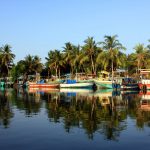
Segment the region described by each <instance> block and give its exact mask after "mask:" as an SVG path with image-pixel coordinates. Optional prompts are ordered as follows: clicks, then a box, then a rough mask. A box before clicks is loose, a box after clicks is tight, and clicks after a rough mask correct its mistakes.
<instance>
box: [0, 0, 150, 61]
mask: <svg viewBox="0 0 150 150" xmlns="http://www.w3.org/2000/svg"><path fill="white" fill-rule="evenodd" d="M149 7H150V0H0V47H1V46H3V45H5V44H9V45H11V47H12V52H13V53H14V54H15V55H16V58H15V62H18V61H19V60H21V59H24V58H25V56H27V55H28V54H30V55H38V56H39V57H40V58H41V59H42V62H45V57H46V56H47V54H48V52H49V51H50V50H54V49H58V50H63V46H64V44H65V43H66V42H71V43H73V44H75V45H77V44H80V45H83V44H84V40H85V39H87V37H88V36H89V37H94V39H95V40H96V42H99V41H103V40H104V36H105V35H116V34H117V35H118V40H119V41H120V43H122V44H123V46H125V47H126V48H127V50H126V52H125V53H127V54H129V53H132V52H134V49H133V48H134V47H135V45H136V44H138V43H143V44H145V45H147V44H148V39H150V8H149Z"/></svg>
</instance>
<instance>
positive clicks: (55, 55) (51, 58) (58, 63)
mask: <svg viewBox="0 0 150 150" xmlns="http://www.w3.org/2000/svg"><path fill="white" fill-rule="evenodd" d="M45 59H46V60H47V63H46V64H47V66H48V68H51V69H55V73H56V77H57V76H58V73H59V77H60V68H61V67H63V65H64V59H63V55H62V53H61V52H60V51H59V50H54V51H49V52H48V57H45Z"/></svg>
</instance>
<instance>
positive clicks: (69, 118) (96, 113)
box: [0, 88, 150, 140]
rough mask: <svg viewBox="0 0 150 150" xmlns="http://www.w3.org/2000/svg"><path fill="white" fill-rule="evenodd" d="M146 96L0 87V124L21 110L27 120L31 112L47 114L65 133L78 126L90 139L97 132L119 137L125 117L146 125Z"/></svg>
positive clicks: (98, 91)
mask: <svg viewBox="0 0 150 150" xmlns="http://www.w3.org/2000/svg"><path fill="white" fill-rule="evenodd" d="M149 95H150V94H149V92H147V93H146V94H145V93H142V92H140V93H134V92H133V91H132V92H129V91H124V92H118V91H112V90H111V89H110V90H97V91H93V90H92V89H60V90H59V89H53V90H52V89H50V90H49V89H39V88H38V89H35V88H34V89H31V88H30V89H23V88H20V89H16V90H10V91H9V90H2V91H0V104H1V107H0V123H1V124H2V125H4V126H5V127H11V126H10V124H11V118H13V117H14V118H15V113H16V110H17V113H18V110H20V112H21V113H23V114H24V117H28V116H30V119H31V117H32V116H34V115H38V114H39V117H41V116H40V115H44V117H43V116H42V118H45V115H46V117H47V118H48V120H49V122H53V123H61V125H62V126H63V127H64V129H65V131H66V132H70V131H72V130H74V129H76V128H80V129H82V130H83V131H84V133H85V134H86V135H87V136H88V137H89V138H90V139H93V137H94V136H95V134H97V133H98V134H101V135H103V137H104V139H107V140H118V139H119V137H120V134H121V132H122V131H123V130H126V129H127V125H128V123H127V122H128V119H131V120H135V121H136V126H137V127H138V128H144V127H145V125H147V124H146V123H148V121H149V117H150V113H149V112H150V111H147V110H149V109H147V108H146V107H148V108H149V103H148V105H146V107H145V106H143V105H144V104H145V100H148V99H149ZM144 98H145V99H144ZM143 100H144V101H143ZM42 110H44V111H43V112H44V113H43V114H41V112H42ZM145 110H146V111H145ZM5 111H6V112H7V113H6V112H5ZM45 112H46V113H45ZM143 112H144V113H143ZM127 118H128V119H127ZM40 121H41V120H39V122H40ZM2 122H3V123H2ZM51 125H55V124H51Z"/></svg>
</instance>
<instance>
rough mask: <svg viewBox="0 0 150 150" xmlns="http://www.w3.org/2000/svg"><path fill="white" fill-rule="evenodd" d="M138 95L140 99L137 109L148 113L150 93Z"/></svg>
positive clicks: (149, 109)
mask: <svg viewBox="0 0 150 150" xmlns="http://www.w3.org/2000/svg"><path fill="white" fill-rule="evenodd" d="M139 95H140V97H141V100H140V107H139V109H140V110H142V111H150V91H147V92H146V93H145V92H140V93H139Z"/></svg>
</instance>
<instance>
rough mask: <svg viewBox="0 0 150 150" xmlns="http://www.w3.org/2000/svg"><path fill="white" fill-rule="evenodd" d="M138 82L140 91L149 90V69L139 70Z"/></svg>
mask: <svg viewBox="0 0 150 150" xmlns="http://www.w3.org/2000/svg"><path fill="white" fill-rule="evenodd" d="M139 71H140V80H139V83H138V87H139V89H141V90H149V89H150V69H140V70H139Z"/></svg>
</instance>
